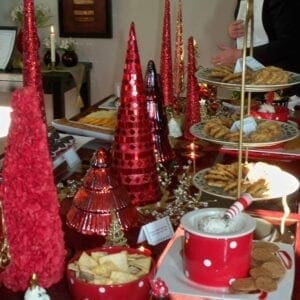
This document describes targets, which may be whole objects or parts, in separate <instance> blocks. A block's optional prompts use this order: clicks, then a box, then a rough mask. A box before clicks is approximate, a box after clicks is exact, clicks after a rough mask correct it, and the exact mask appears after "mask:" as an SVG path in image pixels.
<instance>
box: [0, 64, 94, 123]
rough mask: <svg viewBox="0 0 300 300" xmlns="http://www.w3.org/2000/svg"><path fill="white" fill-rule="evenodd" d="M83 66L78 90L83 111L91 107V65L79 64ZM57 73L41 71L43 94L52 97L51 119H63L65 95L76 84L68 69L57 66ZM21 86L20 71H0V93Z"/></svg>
mask: <svg viewBox="0 0 300 300" xmlns="http://www.w3.org/2000/svg"><path fill="white" fill-rule="evenodd" d="M79 64H82V65H83V66H84V78H83V82H82V86H81V89H80V94H81V97H82V100H83V103H84V107H83V109H86V108H88V107H89V106H90V105H91V91H90V76H91V75H90V71H91V69H92V63H90V62H80V63H79ZM58 68H60V69H58V70H57V71H51V72H49V71H48V70H46V71H44V72H43V71H42V76H43V78H42V79H43V88H44V92H45V94H52V95H53V114H54V115H53V118H54V119H58V118H63V117H65V93H66V92H67V91H69V90H71V89H72V88H74V87H76V83H75V81H74V78H73V76H72V74H71V73H70V71H69V70H70V69H69V68H67V67H63V66H58ZM22 85H23V77H22V73H21V70H20V69H12V70H10V71H9V72H7V71H6V72H4V71H0V91H1V92H12V91H13V90H15V89H16V88H18V87H20V86H22Z"/></svg>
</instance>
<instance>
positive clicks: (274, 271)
mask: <svg viewBox="0 0 300 300" xmlns="http://www.w3.org/2000/svg"><path fill="white" fill-rule="evenodd" d="M262 269H265V270H266V271H267V272H268V273H269V276H270V277H271V278H281V277H282V276H283V275H284V273H285V268H284V267H283V265H282V264H281V263H278V262H275V261H267V262H265V263H263V264H262Z"/></svg>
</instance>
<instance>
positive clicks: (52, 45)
mask: <svg viewBox="0 0 300 300" xmlns="http://www.w3.org/2000/svg"><path fill="white" fill-rule="evenodd" d="M50 46H51V48H50V50H51V63H52V64H53V65H54V64H55V32H54V26H51V27H50Z"/></svg>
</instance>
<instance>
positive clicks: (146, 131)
mask: <svg viewBox="0 0 300 300" xmlns="http://www.w3.org/2000/svg"><path fill="white" fill-rule="evenodd" d="M113 163H114V166H115V167H116V170H117V173H118V174H119V175H120V179H121V182H122V184H123V185H124V186H125V187H126V188H127V191H128V192H129V194H130V196H131V201H132V203H133V204H134V205H144V204H147V203H152V202H156V201H158V200H159V199H160V197H161V192H160V188H159V182H158V174H157V171H156V163H155V155H154V145H153V141H152V133H151V122H150V119H149V116H148V112H147V106H146V97H145V91H144V82H143V76H142V70H141V65H140V58H139V53H138V47H137V40H136V35H135V28H134V24H133V23H132V24H131V27H130V32H129V40H128V48H127V55H126V61H125V67H124V74H123V81H122V88H121V98H120V106H119V109H118V121H117V126H116V131H115V140H114V150H113Z"/></svg>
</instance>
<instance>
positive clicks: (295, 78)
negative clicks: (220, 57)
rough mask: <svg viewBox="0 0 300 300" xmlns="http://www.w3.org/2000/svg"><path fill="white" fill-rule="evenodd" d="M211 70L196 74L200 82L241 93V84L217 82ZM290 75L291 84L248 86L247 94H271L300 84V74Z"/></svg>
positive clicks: (246, 86) (291, 73)
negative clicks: (211, 74)
mask: <svg viewBox="0 0 300 300" xmlns="http://www.w3.org/2000/svg"><path fill="white" fill-rule="evenodd" d="M209 72H210V69H207V68H203V69H200V70H199V71H197V72H196V77H197V79H198V80H199V81H202V82H205V83H209V84H212V85H215V86H220V87H224V88H227V89H228V90H233V91H240V90H241V88H242V86H241V84H240V83H228V82H222V81H219V80H217V78H214V77H211V76H210V75H209ZM288 73H289V75H290V76H289V78H290V79H289V82H288V83H285V84H261V85H252V84H246V85H245V91H246V92H271V91H276V90H280V89H285V88H288V87H290V86H293V85H296V84H300V74H297V73H293V72H288Z"/></svg>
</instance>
